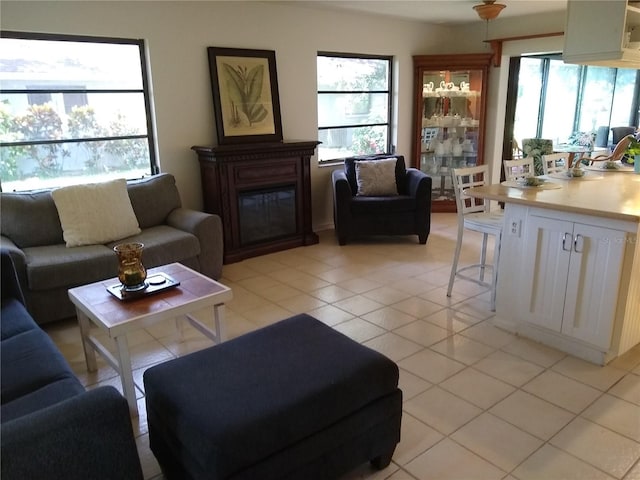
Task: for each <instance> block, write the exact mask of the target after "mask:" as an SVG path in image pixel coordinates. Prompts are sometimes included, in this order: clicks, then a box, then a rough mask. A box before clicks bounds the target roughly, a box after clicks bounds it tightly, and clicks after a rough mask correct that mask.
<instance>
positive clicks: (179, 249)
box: [107, 225, 200, 268]
mask: <svg viewBox="0 0 640 480" xmlns="http://www.w3.org/2000/svg"><path fill="white" fill-rule="evenodd" d="M126 241H127V242H142V243H144V250H143V251H142V263H143V264H144V266H145V267H147V268H149V267H158V266H160V265H166V264H167V263H173V262H180V261H182V260H185V259H188V258H193V257H196V256H198V255H199V254H200V242H199V241H198V238H197V237H196V236H195V235H192V234H191V233H187V232H185V231H183V230H178V229H177V228H173V227H169V226H168V225H158V226H157V227H150V228H145V229H144V230H143V231H142V233H141V234H140V235H135V236H134V237H130V238H127V239H126ZM115 245H116V243H115V242H114V243H110V244H107V246H108V247H113V246H115Z"/></svg>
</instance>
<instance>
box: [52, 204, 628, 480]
mask: <svg viewBox="0 0 640 480" xmlns="http://www.w3.org/2000/svg"><path fill="white" fill-rule="evenodd" d="M455 222H456V219H455V215H454V214H433V218H432V231H431V235H430V236H429V240H428V243H427V245H426V246H424V245H419V244H418V243H417V241H416V238H415V237H392V238H375V239H368V240H361V241H358V242H353V243H352V244H349V245H346V246H342V247H341V246H339V245H338V244H337V242H336V240H335V236H334V233H333V231H326V232H320V243H319V244H318V245H313V246H308V247H301V248H296V249H291V250H287V251H284V252H278V253H275V254H271V255H266V256H262V257H257V258H253V259H248V260H245V261H242V262H239V263H235V264H231V265H225V266H224V268H223V278H222V280H221V281H222V282H223V283H225V284H227V285H229V286H230V287H232V289H233V292H234V299H233V301H232V302H230V303H229V304H228V305H227V309H226V313H227V315H226V321H227V329H228V333H229V337H231V338H233V337H236V336H238V335H241V334H243V333H246V332H249V331H251V330H254V329H256V328H259V327H262V326H265V325H268V324H271V323H273V322H275V321H277V320H280V319H283V318H286V317H289V316H291V315H293V314H296V313H301V312H306V313H309V314H310V315H313V316H315V317H316V318H318V319H320V320H322V321H323V322H325V323H326V324H328V325H330V326H332V327H334V328H335V329H336V330H339V331H340V332H342V333H344V334H346V335H348V336H350V337H352V338H354V339H355V340H357V341H358V342H361V343H363V344H365V345H367V346H369V347H371V348H374V349H376V350H378V351H380V352H382V353H384V354H385V355H387V356H389V357H390V358H391V359H393V360H394V361H395V362H397V363H398V365H399V366H400V386H401V388H402V391H403V394H404V412H403V420H402V440H401V442H400V444H399V445H398V447H397V449H396V452H395V455H394V457H393V462H392V463H391V465H390V466H389V467H388V468H386V469H384V470H383V471H379V472H376V471H374V470H372V469H371V468H370V467H369V465H362V466H361V467H360V468H358V469H357V470H356V471H354V472H352V473H351V474H349V475H347V476H346V477H345V478H344V479H341V480H347V479H349V480H351V479H356V478H367V479H375V480H381V479H390V480H405V479H414V480H415V479H421V480H426V479H442V480H445V479H451V480H467V479H478V480H493V479H507V480H514V479H518V480H542V479H544V480H556V479H576V480H577V479H581V480H582V479H614V478H617V479H624V480H640V462H639V459H640V347H636V348H634V349H633V350H631V351H630V352H628V353H627V354H625V355H624V356H623V357H621V358H619V359H616V360H615V361H613V362H612V363H610V364H609V365H607V366H606V367H598V366H595V365H592V364H589V363H586V362H584V361H582V360H579V359H576V358H573V357H571V356H568V355H565V354H564V353H562V352H559V351H557V350H554V349H552V348H548V347H545V346H542V345H540V344H537V343H534V342H532V341H529V340H526V339H523V338H519V337H517V336H514V335H512V334H510V333H507V332H505V331H503V330H499V329H497V328H495V327H493V326H492V325H491V318H492V313H491V311H490V310H489V303H488V298H489V296H488V293H487V292H486V291H483V290H482V288H480V287H478V286H477V285H475V284H473V283H470V282H464V281H458V282H456V284H455V286H454V292H453V296H452V297H451V298H447V296H446V285H447V282H448V277H449V269H450V264H451V259H452V255H453V248H454V242H455V236H456V223H455ZM465 235H466V236H465V245H464V250H463V251H464V252H465V253H464V258H465V259H466V261H472V260H475V258H476V255H477V253H478V244H479V237H477V236H475V237H474V236H473V235H472V234H471V235H469V234H465ZM47 331H48V332H49V334H50V335H51V336H52V338H53V339H54V340H55V342H56V343H57V344H58V345H59V346H60V348H61V350H62V352H63V353H64V355H65V356H66V358H67V359H68V360H69V362H70V363H71V365H72V367H73V369H74V371H76V372H77V374H78V375H79V377H80V378H81V379H82V381H83V382H84V383H85V384H86V385H87V386H88V387H89V388H91V387H93V386H95V385H107V384H108V385H114V386H116V387H117V388H120V382H119V380H118V378H117V376H116V374H115V372H114V371H113V370H112V369H111V368H110V367H108V366H106V364H104V363H100V368H99V371H98V372H97V373H95V374H88V373H87V371H86V367H85V363H84V357H83V354H82V348H81V345H80V335H79V331H78V328H77V326H76V324H75V321H68V322H60V323H57V324H54V325H51V326H49V327H47ZM129 341H130V345H131V346H132V359H133V365H134V368H135V369H136V370H135V372H134V376H135V380H136V383H137V385H138V386H139V387H140V388H142V373H143V372H144V370H145V369H146V368H148V367H149V366H151V365H153V364H156V363H158V362H163V361H166V360H167V359H170V358H174V357H176V356H180V355H183V354H185V353H188V352H192V351H195V350H199V349H202V348H205V347H207V346H210V342H209V341H208V340H206V339H204V338H203V337H201V336H200V335H199V334H198V333H197V332H195V331H193V330H190V329H188V328H186V329H185V333H184V335H183V337H182V338H181V337H179V335H178V334H177V333H176V329H175V325H173V324H172V322H166V323H164V324H159V325H156V326H154V327H152V328H148V329H146V330H143V331H140V332H137V333H135V334H133V335H131V336H130V338H129ZM138 394H139V395H138V405H139V408H140V411H141V414H140V417H139V418H138V419H135V420H134V428H135V431H136V436H137V443H138V448H139V453H140V457H141V461H142V465H143V469H144V473H145V478H147V479H154V480H159V479H162V474H161V472H160V469H159V467H158V464H157V462H156V460H155V458H154V456H153V454H152V453H151V452H150V450H149V447H148V434H147V424H146V414H145V404H144V393H143V391H142V390H140V391H139V392H138ZM301 480H302V479H301Z"/></svg>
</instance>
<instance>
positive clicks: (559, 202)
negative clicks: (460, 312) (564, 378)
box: [468, 172, 640, 365]
mask: <svg viewBox="0 0 640 480" xmlns="http://www.w3.org/2000/svg"><path fill="white" fill-rule="evenodd" d="M547 181H552V182H555V183H558V184H559V185H560V186H561V188H557V189H541V188H536V187H529V188H512V187H506V186H503V185H487V186H483V187H476V188H472V189H470V190H469V191H468V192H469V195H471V196H473V197H481V198H485V199H489V200H496V201H499V202H504V204H505V212H504V213H505V216H504V228H503V233H502V242H501V250H500V260H499V262H498V287H497V298H496V316H495V319H494V323H495V325H496V326H499V327H502V328H504V329H506V330H509V331H512V332H514V333H517V334H519V335H522V336H525V337H528V338H531V339H534V340H537V341H540V342H542V343H544V344H546V345H550V346H552V347H555V348H558V349H560V350H562V351H565V352H567V353H570V354H572V355H575V356H577V357H579V358H583V359H585V360H588V361H590V362H593V363H596V364H600V365H604V364H606V363H607V362H609V361H610V360H612V359H613V358H615V357H617V356H619V355H622V354H623V353H624V352H626V351H627V350H629V349H630V348H632V347H633V346H635V345H636V344H638V343H640V246H639V245H638V242H637V239H638V237H639V236H640V230H639V229H640V175H635V174H633V173H626V172H625V173H623V172H603V173H595V172H588V175H587V176H586V177H583V178H576V179H554V178H550V179H547Z"/></svg>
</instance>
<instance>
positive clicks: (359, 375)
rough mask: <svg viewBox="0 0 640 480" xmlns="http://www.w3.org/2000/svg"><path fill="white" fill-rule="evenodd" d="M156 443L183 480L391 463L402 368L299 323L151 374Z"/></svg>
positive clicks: (315, 324) (310, 474)
mask: <svg viewBox="0 0 640 480" xmlns="http://www.w3.org/2000/svg"><path fill="white" fill-rule="evenodd" d="M144 385H145V390H146V403H147V417H148V423H149V440H150V445H151V450H152V451H153V453H154V454H155V456H156V458H157V459H158V462H159V463H160V466H161V467H162V469H163V472H164V474H165V476H167V477H168V478H175V479H247V480H269V479H290V480H294V479H295V480H309V479H322V480H329V479H334V478H337V477H339V476H340V475H342V474H343V473H345V472H348V471H349V470H351V469H352V468H354V467H356V466H358V465H360V464H361V463H364V462H367V461H371V463H372V464H373V465H374V466H375V467H377V468H383V467H385V466H386V465H388V464H389V462H390V460H391V455H392V454H393V451H394V449H395V446H396V444H397V443H398V442H399V440H400V420H401V416H402V392H401V391H400V390H399V389H398V367H397V366H396V364H395V363H394V362H392V361H391V360H389V359H388V358H387V357H385V356H384V355H381V354H380V353H378V352H376V351H374V350H371V349H369V348H367V347H364V346H362V345H360V344H358V343H357V342H354V341H353V340H351V339H350V338H348V337H346V336H345V335H342V334H341V333H339V332H337V331H335V330H333V329H332V328H330V327H328V326H326V325H325V324H323V323H322V322H320V321H318V320H316V319H314V318H313V317H310V316H308V315H297V316H295V317H291V318H289V319H286V320H282V321H281V322H278V323H276V324H274V325H271V326H268V327H266V328H262V329H260V330H256V331H254V332H251V333H248V334H246V335H243V336H241V337H238V338H236V339H233V340H230V341H228V342H226V343H223V344H221V345H217V346H214V347H211V348H207V349H205V350H202V351H199V352H196V353H192V354H190V355H187V356H184V357H182V358H179V359H176V360H171V361H169V362H166V363H162V364H160V365H157V366H155V367H152V368H150V369H148V370H147V371H146V372H145V373H144Z"/></svg>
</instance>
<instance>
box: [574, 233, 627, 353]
mask: <svg viewBox="0 0 640 480" xmlns="http://www.w3.org/2000/svg"><path fill="white" fill-rule="evenodd" d="M573 239H574V244H573V251H572V252H571V260H570V263H569V277H568V281H567V291H566V301H565V308H564V315H563V322H562V333H565V334H567V335H570V336H571V337H574V338H577V339H579V340H583V341H585V342H588V343H590V344H593V345H596V346H598V347H602V348H603V349H607V348H609V346H610V344H611V333H612V329H613V320H614V318H615V313H616V303H617V298H618V294H617V293H618V289H619V285H620V275H621V272H622V260H623V257H624V247H625V234H624V232H620V231H616V230H611V229H607V228H601V227H595V226H591V225H583V224H579V223H576V224H575V225H574V228H573Z"/></svg>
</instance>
